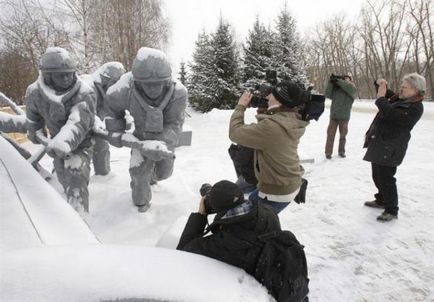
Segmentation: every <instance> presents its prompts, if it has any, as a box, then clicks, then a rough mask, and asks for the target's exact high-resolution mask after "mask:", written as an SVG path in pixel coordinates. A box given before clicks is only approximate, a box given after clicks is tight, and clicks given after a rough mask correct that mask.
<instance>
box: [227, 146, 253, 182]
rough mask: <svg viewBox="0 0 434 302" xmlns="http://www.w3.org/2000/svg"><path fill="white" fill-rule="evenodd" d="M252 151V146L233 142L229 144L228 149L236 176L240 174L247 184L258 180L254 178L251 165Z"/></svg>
mask: <svg viewBox="0 0 434 302" xmlns="http://www.w3.org/2000/svg"><path fill="white" fill-rule="evenodd" d="M254 151H255V150H253V149H252V148H249V147H244V146H241V145H235V144H231V146H230V147H229V150H228V152H229V155H230V157H231V159H232V162H233V163H234V167H235V172H236V173H237V177H239V176H240V175H241V176H242V177H243V178H244V179H245V180H246V181H247V182H248V183H249V184H253V185H256V184H257V183H258V180H257V179H256V176H255V169H254V167H253V160H254V159H253V157H254V156H253V154H254Z"/></svg>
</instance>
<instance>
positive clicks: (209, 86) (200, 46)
mask: <svg viewBox="0 0 434 302" xmlns="http://www.w3.org/2000/svg"><path fill="white" fill-rule="evenodd" d="M210 40H211V39H210V36H209V35H208V34H206V33H205V31H203V32H202V33H200V34H199V36H198V38H197V40H196V43H195V49H194V52H193V62H191V63H190V64H189V67H190V74H189V75H188V77H187V89H188V94H189V102H190V104H191V106H192V107H193V108H195V109H197V110H199V111H201V112H208V111H210V110H211V109H212V108H215V106H216V105H215V92H214V85H215V82H217V77H216V75H215V71H214V66H213V61H214V60H213V58H214V52H213V48H212V47H211V41H210Z"/></svg>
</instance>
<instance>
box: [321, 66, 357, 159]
mask: <svg viewBox="0 0 434 302" xmlns="http://www.w3.org/2000/svg"><path fill="white" fill-rule="evenodd" d="M356 93H357V90H356V86H354V83H353V81H352V79H351V77H350V76H349V75H345V76H336V75H334V74H332V75H331V76H330V79H329V81H328V83H327V88H326V93H325V94H326V97H328V98H329V99H331V100H332V104H331V107H330V122H329V125H328V127H327V141H326V146H325V156H326V158H327V159H331V158H332V154H333V144H334V140H335V136H336V131H337V128H338V127H339V148H338V154H339V156H340V157H345V156H346V155H345V143H346V136H347V133H348V122H349V120H350V113H351V107H352V106H353V102H354V99H355V98H356Z"/></svg>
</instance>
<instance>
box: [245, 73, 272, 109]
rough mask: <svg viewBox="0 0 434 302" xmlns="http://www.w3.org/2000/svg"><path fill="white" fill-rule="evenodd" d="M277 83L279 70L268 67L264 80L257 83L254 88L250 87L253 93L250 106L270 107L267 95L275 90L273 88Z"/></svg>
mask: <svg viewBox="0 0 434 302" xmlns="http://www.w3.org/2000/svg"><path fill="white" fill-rule="evenodd" d="M276 84H277V71H276V70H273V69H266V70H265V78H264V80H263V82H262V83H260V84H257V85H255V88H254V89H250V90H251V91H252V93H253V96H252V100H251V102H250V107H253V108H268V100H267V96H268V95H269V94H270V93H271V92H272V91H273V88H274V86H275V85H276Z"/></svg>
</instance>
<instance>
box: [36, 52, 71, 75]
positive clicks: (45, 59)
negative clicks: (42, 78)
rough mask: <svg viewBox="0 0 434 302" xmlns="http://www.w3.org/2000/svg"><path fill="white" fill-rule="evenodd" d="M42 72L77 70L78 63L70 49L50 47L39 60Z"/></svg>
mask: <svg viewBox="0 0 434 302" xmlns="http://www.w3.org/2000/svg"><path fill="white" fill-rule="evenodd" d="M39 69H40V70H41V71H42V72H75V71H76V65H75V62H74V61H73V60H72V58H71V56H70V55H69V53H68V51H67V50H66V49H64V48H61V47H48V48H47V50H46V51H45V53H44V54H43V55H42V56H41V59H40V61H39Z"/></svg>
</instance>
